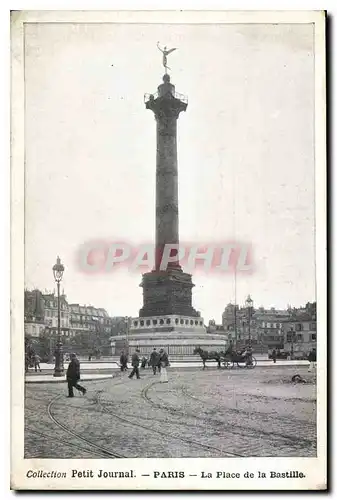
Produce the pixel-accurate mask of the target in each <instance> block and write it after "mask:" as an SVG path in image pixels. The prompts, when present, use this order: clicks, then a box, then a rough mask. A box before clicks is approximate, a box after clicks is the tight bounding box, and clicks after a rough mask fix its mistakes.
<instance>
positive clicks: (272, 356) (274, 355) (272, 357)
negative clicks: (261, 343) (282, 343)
mask: <svg viewBox="0 0 337 500" xmlns="http://www.w3.org/2000/svg"><path fill="white" fill-rule="evenodd" d="M271 359H272V360H273V361H274V363H276V351H275V349H273V350H272V353H271Z"/></svg>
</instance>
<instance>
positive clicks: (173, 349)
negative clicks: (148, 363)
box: [130, 345, 223, 356]
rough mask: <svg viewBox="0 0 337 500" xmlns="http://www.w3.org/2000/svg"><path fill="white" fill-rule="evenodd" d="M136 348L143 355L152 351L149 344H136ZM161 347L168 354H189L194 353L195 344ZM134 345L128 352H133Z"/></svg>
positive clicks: (210, 348)
mask: <svg viewBox="0 0 337 500" xmlns="http://www.w3.org/2000/svg"><path fill="white" fill-rule="evenodd" d="M220 348H222V349H223V346H222V347H220V346H205V347H204V349H209V350H212V349H213V350H217V349H220ZM137 349H139V352H140V354H141V355H143V356H149V355H150V354H151V352H152V347H149V346H138V347H137ZM156 349H157V351H159V347H157V348H156ZM163 349H165V351H166V352H167V354H168V355H174V354H180V355H191V354H193V353H194V349H195V346H193V345H170V346H163ZM135 350H136V347H131V348H130V353H131V354H132V353H133V352H135Z"/></svg>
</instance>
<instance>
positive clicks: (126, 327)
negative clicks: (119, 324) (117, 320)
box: [124, 316, 129, 354]
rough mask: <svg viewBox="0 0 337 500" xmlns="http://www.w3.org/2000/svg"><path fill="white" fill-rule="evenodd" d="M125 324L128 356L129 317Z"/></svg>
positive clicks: (126, 317)
mask: <svg viewBox="0 0 337 500" xmlns="http://www.w3.org/2000/svg"><path fill="white" fill-rule="evenodd" d="M124 322H125V343H126V349H127V354H129V317H128V316H125V318H124Z"/></svg>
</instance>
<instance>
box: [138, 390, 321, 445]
mask: <svg viewBox="0 0 337 500" xmlns="http://www.w3.org/2000/svg"><path fill="white" fill-rule="evenodd" d="M153 385H154V384H151V385H149V386H148V387H147V388H145V390H144V391H143V392H144V397H145V400H146V401H147V402H148V403H149V404H150V405H151V406H153V407H154V408H157V409H161V410H164V411H167V412H169V413H171V414H174V415H181V416H184V417H186V416H187V417H190V418H193V419H197V420H199V421H202V422H207V424H215V425H216V426H224V427H225V430H226V432H228V433H231V434H234V435H240V436H242V435H245V436H248V435H249V434H250V436H251V437H252V438H260V437H261V436H263V437H264V438H266V439H268V440H272V441H275V440H276V439H277V438H279V439H281V440H282V441H283V443H286V442H288V443H292V444H297V445H300V446H301V447H302V446H310V445H311V444H312V441H311V440H310V439H306V438H301V437H296V436H292V435H289V434H283V433H280V432H269V431H265V430H263V429H254V428H252V427H250V426H246V425H240V424H232V423H228V422H226V421H225V420H219V419H215V418H206V417H202V416H200V415H195V414H194V413H192V412H189V411H187V410H185V411H181V410H179V409H178V408H175V407H172V406H169V405H167V404H165V402H163V403H157V402H155V401H153V400H152V399H151V398H150V397H149V396H148V394H147V392H148V390H149V389H150V388H151V387H152V386H153ZM161 401H162V400H161Z"/></svg>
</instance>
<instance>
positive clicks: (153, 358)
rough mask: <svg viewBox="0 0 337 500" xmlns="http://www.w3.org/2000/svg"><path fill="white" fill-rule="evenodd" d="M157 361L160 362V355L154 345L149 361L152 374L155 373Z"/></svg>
mask: <svg viewBox="0 0 337 500" xmlns="http://www.w3.org/2000/svg"><path fill="white" fill-rule="evenodd" d="M159 363H160V356H159V353H158V352H157V351H156V348H155V347H154V348H153V351H152V352H151V356H150V362H149V365H151V366H152V370H153V375H155V374H156V373H157V368H158V365H159Z"/></svg>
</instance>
